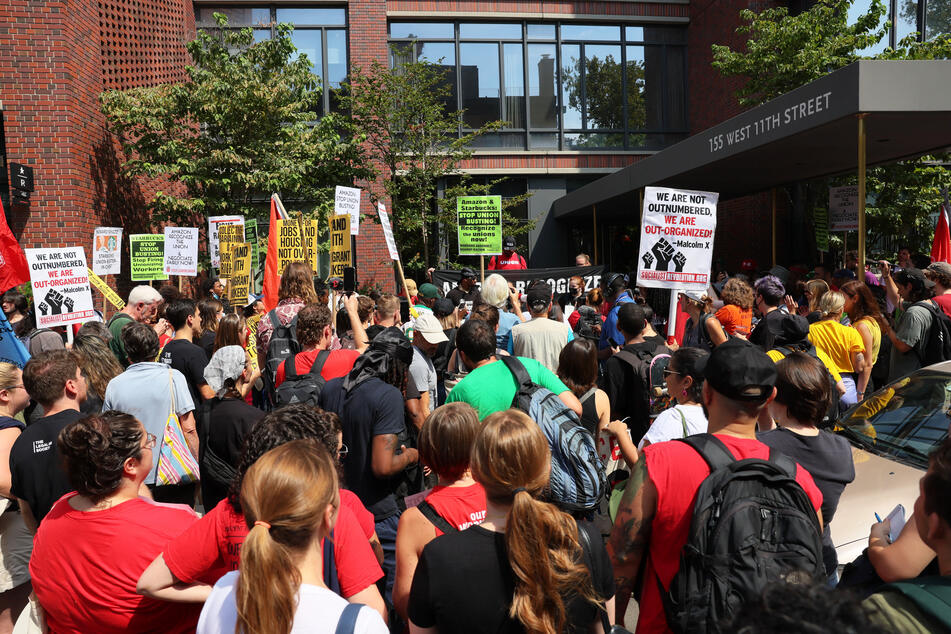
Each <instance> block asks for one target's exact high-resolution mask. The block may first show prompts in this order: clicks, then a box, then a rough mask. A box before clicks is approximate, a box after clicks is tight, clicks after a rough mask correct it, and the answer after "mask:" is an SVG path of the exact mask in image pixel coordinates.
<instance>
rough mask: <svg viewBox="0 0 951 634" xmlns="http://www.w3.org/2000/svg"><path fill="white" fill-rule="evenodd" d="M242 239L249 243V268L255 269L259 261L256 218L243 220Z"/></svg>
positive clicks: (259, 252)
mask: <svg viewBox="0 0 951 634" xmlns="http://www.w3.org/2000/svg"><path fill="white" fill-rule="evenodd" d="M244 240H245V241H246V242H247V243H248V244H250V245H251V270H252V271H257V270H258V266H259V265H260V263H261V260H260V257H261V247H260V245H259V244H258V221H257V220H256V219H254V218H249V219H248V220H245V222H244ZM252 277H253V275H252Z"/></svg>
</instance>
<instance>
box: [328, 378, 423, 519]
mask: <svg viewBox="0 0 951 634" xmlns="http://www.w3.org/2000/svg"><path fill="white" fill-rule="evenodd" d="M344 378H346V377H339V378H336V379H333V380H331V381H327V384H326V385H325V386H324V389H323V390H321V392H320V407H322V408H323V409H325V410H327V411H329V412H336V413H337V415H339V416H340V423H341V425H342V426H343V443H344V444H345V445H346V446H347V449H348V450H349V453H347V458H346V460H344V461H343V473H344V481H345V482H346V485H347V488H348V489H350V490H351V491H353V492H354V493H356V494H357V497H359V498H360V501H361V502H363V504H364V505H365V506H366V507H367V509H368V510H369V511H370V512H371V513H373V516H374V518H375V519H376V521H377V522H379V521H381V520H384V519H386V518H388V517H391V516H393V515H396V514H397V513H398V512H399V509H398V508H397V506H396V496H395V495H394V491H395V488H396V485H397V484H399V478H397V477H393V478H378V477H376V476H375V475H374V474H373V468H372V459H373V455H372V452H373V438H374V437H375V436H383V435H388V434H393V435H399V434H402V433H404V432H405V431H406V424H405V422H404V417H403V395H402V394H400V391H399V390H398V389H396V388H395V387H393V386H392V385H390V384H389V383H385V382H383V381H382V380H380V379H378V378H372V379H367V380H366V381H364V382H363V383H360V385H358V386H356V387H355V388H353V389H352V390H351V391H350V393H349V394H348V393H347V392H345V391H344V389H343V380H344Z"/></svg>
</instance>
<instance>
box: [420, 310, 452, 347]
mask: <svg viewBox="0 0 951 634" xmlns="http://www.w3.org/2000/svg"><path fill="white" fill-rule="evenodd" d="M413 332H418V333H419V334H421V335H422V336H423V339H425V340H426V341H428V342H429V343H442V342H443V341H449V337H447V336H446V333H444V332H443V331H442V324H440V323H439V320H438V319H436V315H434V314H432V313H422V314H421V315H420V316H419V317H417V318H416V321H415V322H413Z"/></svg>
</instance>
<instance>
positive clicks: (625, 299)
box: [598, 291, 634, 350]
mask: <svg viewBox="0 0 951 634" xmlns="http://www.w3.org/2000/svg"><path fill="white" fill-rule="evenodd" d="M633 301H634V300H633V299H631V296H630V295H628V294H627V291H624V293H623V294H622V295H621V296H620V297H618V298H617V299H616V300H615V301H614V306H613V307H612V308H611V312H609V313H608V318H607V319H606V320H605V321H604V326H603V327H602V328H601V340H600V341H599V342H598V349H599V350H604V349H605V348H607V347H608V346H610V345H611V344H610V343H608V339H609V338H613V339H614V341H615V342H616V343H617V344H618V345H620V346H623V345H624V335H622V334H621V331H620V330H618V329H617V314H618V311H620V310H621V305H622V304H630V303H631V302H633Z"/></svg>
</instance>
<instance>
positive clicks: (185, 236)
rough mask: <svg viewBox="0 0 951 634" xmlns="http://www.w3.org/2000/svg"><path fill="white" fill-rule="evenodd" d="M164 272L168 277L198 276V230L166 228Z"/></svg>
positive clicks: (192, 228) (191, 228)
mask: <svg viewBox="0 0 951 634" xmlns="http://www.w3.org/2000/svg"><path fill="white" fill-rule="evenodd" d="M162 270H163V271H165V273H166V274H167V275H198V229H196V228H194V227H165V260H164V264H163V265H162Z"/></svg>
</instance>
